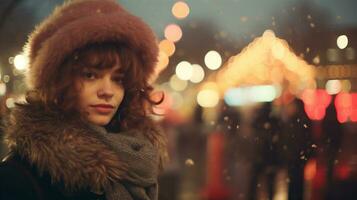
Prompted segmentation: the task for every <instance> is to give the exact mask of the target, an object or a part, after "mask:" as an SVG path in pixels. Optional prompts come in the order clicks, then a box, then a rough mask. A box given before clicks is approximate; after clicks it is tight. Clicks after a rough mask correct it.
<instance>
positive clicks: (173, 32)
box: [165, 24, 182, 42]
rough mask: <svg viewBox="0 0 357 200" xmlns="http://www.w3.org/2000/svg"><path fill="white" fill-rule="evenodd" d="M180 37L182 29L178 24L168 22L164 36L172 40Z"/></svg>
mask: <svg viewBox="0 0 357 200" xmlns="http://www.w3.org/2000/svg"><path fill="white" fill-rule="evenodd" d="M181 37H182V30H181V28H180V26H178V25H177V24H169V25H167V26H166V28H165V38H166V39H168V40H170V41H172V42H177V41H179V40H180V39H181Z"/></svg>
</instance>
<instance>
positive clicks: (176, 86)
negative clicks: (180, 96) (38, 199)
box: [170, 75, 187, 91]
mask: <svg viewBox="0 0 357 200" xmlns="http://www.w3.org/2000/svg"><path fill="white" fill-rule="evenodd" d="M170 87H171V88H172V89H173V90H175V91H183V90H185V89H186V87H187V81H186V80H181V79H179V78H178V77H177V76H176V75H173V76H171V78H170Z"/></svg>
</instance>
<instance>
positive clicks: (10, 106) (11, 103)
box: [5, 97, 15, 108]
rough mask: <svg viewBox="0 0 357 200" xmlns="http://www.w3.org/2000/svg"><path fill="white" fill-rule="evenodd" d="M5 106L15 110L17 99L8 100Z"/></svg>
mask: <svg viewBox="0 0 357 200" xmlns="http://www.w3.org/2000/svg"><path fill="white" fill-rule="evenodd" d="M5 104H6V107H8V108H13V107H15V99H14V98H12V97H10V98H7V99H6V101H5Z"/></svg>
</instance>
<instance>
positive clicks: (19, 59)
mask: <svg viewBox="0 0 357 200" xmlns="http://www.w3.org/2000/svg"><path fill="white" fill-rule="evenodd" d="M14 66H15V68H16V69H18V70H26V69H27V68H28V59H27V57H26V56H24V55H21V54H19V55H16V56H15V58H14Z"/></svg>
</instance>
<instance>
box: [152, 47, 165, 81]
mask: <svg viewBox="0 0 357 200" xmlns="http://www.w3.org/2000/svg"><path fill="white" fill-rule="evenodd" d="M168 64H169V57H168V56H167V55H166V53H165V52H163V51H161V50H160V51H159V55H158V58H157V63H156V66H155V69H154V73H153V74H152V75H151V76H150V78H149V80H148V81H149V83H153V82H155V80H156V79H157V78H158V76H159V74H160V73H161V72H162V71H163V70H164V69H165V68H166V67H167V65H168Z"/></svg>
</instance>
